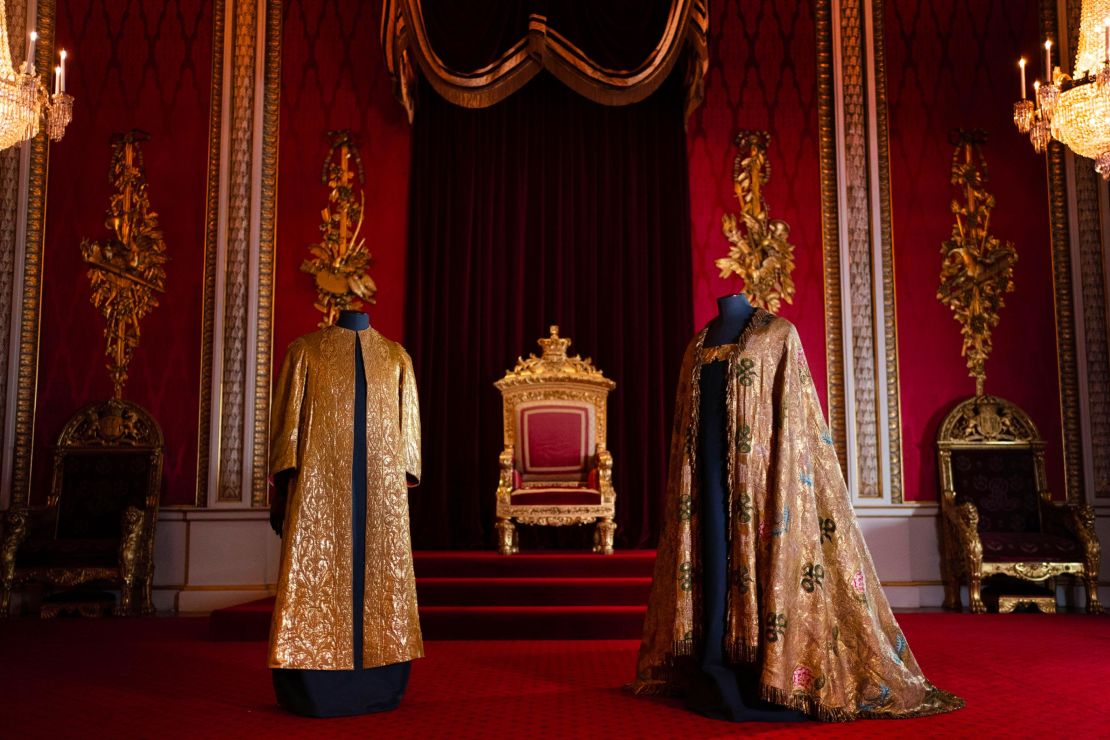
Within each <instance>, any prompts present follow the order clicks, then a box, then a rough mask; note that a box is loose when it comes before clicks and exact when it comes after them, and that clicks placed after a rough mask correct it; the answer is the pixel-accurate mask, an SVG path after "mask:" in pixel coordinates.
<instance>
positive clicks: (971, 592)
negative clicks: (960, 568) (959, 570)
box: [967, 570, 987, 614]
mask: <svg viewBox="0 0 1110 740" xmlns="http://www.w3.org/2000/svg"><path fill="white" fill-rule="evenodd" d="M981 583H982V578H981V576H980V575H979V571H974V572H972V571H971V570H969V571H968V574H967V602H968V606H969V608H970V609H971V613H972V614H984V613H985V612H986V611H987V607H986V605H984V604H983V597H982V595H981V593H980V585H981Z"/></svg>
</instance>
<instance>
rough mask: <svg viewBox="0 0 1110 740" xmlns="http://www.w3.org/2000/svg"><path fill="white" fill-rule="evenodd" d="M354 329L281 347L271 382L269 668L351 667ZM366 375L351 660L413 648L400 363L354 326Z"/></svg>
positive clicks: (410, 428)
mask: <svg viewBox="0 0 1110 740" xmlns="http://www.w3.org/2000/svg"><path fill="white" fill-rule="evenodd" d="M355 337H356V332H353V331H351V330H348V329H342V328H338V327H334V326H333V327H328V328H325V329H321V330H320V331H316V332H313V333H312V334H307V335H305V336H303V337H300V338H299V339H297V340H296V341H294V342H293V343H292V344H291V345H290V346H289V350H288V353H287V354H286V357H285V362H284V364H283V365H282V368H281V373H280V375H279V376H278V382H277V387H276V388H275V389H274V400H273V417H272V422H271V429H270V471H271V473H278V472H281V471H283V470H289V469H293V470H295V474H294V476H293V480H292V482H291V483H290V488H289V503H288V509H287V511H286V517H285V531H284V535H283V537H282V553H281V572H280V575H279V579H278V592H277V603H276V604H275V607H274V617H273V622H272V624H271V627H270V659H269V664H270V667H271V668H308V669H322V670H348V669H351V668H353V667H354V661H353V650H354V647H353V629H352V624H351V619H352V614H351V611H352V598H351V582H352V573H351V563H352V557H351V464H352V463H351V461H352V458H353V454H354V451H353V445H354V430H353V428H352V427H353V424H352V422H353V419H354V399H355V372H354V367H355ZM357 337H358V341H360V342H361V343H362V356H363V365H364V367H365V370H366V385H367V393H366V409H367V413H366V439H367V447H368V449H367V473H366V489H367V490H366V494H367V495H366V581H365V583H366V589H365V598H364V602H363V603H364V607H363V666H364V667H365V668H373V667H376V666H382V665H388V664H391V663H400V662H403V661H407V660H411V659H413V658H419V657H422V656H423V655H424V646H423V642H422V640H421V635H420V622H419V618H418V615H417V607H416V582H415V579H414V577H413V568H412V545H411V543H410V540H409V513H408V494H407V486H406V480H405V476H406V475H408V476H410V477H411V478H412V479H413V480H414V481H415V480H419V478H420V413H419V407H418V404H417V396H416V380H415V378H414V376H413V372H412V361H411V360H410V359H409V356H408V354H407V353H406V352H405V350H404V349H403V348H402V347H401V345H399V344H397V343H396V342H392V341H390V340H388V339H386V338H385V337H383V336H382V335H381V334H379V333H378V332H376V331H374V330H373V329H365V330H363V331H360V332H357Z"/></svg>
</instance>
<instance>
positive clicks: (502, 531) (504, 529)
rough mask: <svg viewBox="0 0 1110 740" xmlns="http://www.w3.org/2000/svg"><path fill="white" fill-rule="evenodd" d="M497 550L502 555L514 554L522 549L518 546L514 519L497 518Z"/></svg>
mask: <svg viewBox="0 0 1110 740" xmlns="http://www.w3.org/2000/svg"><path fill="white" fill-rule="evenodd" d="M496 527H497V543H498V547H497V550H498V552H500V553H501V554H502V555H512V554H514V553H517V552H519V551H520V548H519V547H518V546H517V539H516V525H515V524H513V520H512V519H501V518H498V520H497V524H496Z"/></svg>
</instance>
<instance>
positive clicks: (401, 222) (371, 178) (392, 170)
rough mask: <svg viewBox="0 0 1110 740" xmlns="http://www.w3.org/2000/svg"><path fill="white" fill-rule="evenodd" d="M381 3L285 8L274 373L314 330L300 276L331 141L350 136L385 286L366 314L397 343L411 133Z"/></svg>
mask: <svg viewBox="0 0 1110 740" xmlns="http://www.w3.org/2000/svg"><path fill="white" fill-rule="evenodd" d="M380 12H381V4H380V3H367V2H361V1H360V0H330V1H327V2H316V1H314V0H312V1H310V0H288V2H286V3H285V4H284V13H285V28H284V35H283V37H282V44H283V53H282V58H283V60H284V62H283V68H282V88H281V138H280V144H279V147H280V149H279V156H278V162H279V165H278V167H279V171H278V217H277V260H276V265H275V270H274V370H275V373H276V371H277V368H278V367H279V366H280V364H281V361H282V359H283V358H284V356H285V349H286V348H287V347H288V346H289V343H290V342H291V341H293V340H294V339H295V338H297V337H298V336H300V335H302V334H305V333H307V332H310V331H313V330H314V329H316V324H317V322H318V321H319V320H320V313H319V312H318V311H317V310H316V309H315V308H313V303H314V302H315V300H316V290H315V287H314V283H313V279H312V276H311V275H309V274H308V273H305V272H301V270H300V265H301V263H302V262H303V261H304V259H305V258H306V257H308V256H309V253H308V245H309V244H312V243H313V242H316V241H318V240H319V238H320V230H319V225H320V222H321V218H320V211H321V210H322V209H323V208H324V206H325V205H327V198H328V188H327V187H326V186H325V185H323V184H322V183H321V182H320V174H321V171H322V169H323V162H324V155H325V154H326V153H327V151H328V139H327V136H326V134H327V132H328V131H331V130H335V129H343V128H347V129H351V130H352V131H354V132H355V134H356V135H357V136H358V137H359V138H360V139H361V141H362V146H361V150H360V152H361V155H362V162H363V165H364V167H365V172H366V180H367V182H366V185H365V193H366V210H365V222H364V224H363V227H362V235H363V236H364V237H365V238H366V243H367V246H368V248H369V250H370V253H371V254H372V257H373V261H372V263H371V265H370V276H371V277H372V278H373V279H374V282H375V283H377V286H378V294H377V303H376V304H375V305H372V306H369V307H368V309H367V312H368V313H369V314H370V319H371V322H372V323H373V325H374V327H375V328H377V329H378V330H379V331H381V332H382V333H383V334H385V335H386V336H388V337H390V338H391V339H395V340H398V341H400V340H401V338H402V333H403V326H404V324H403V316H404V313H403V311H404V297H405V293H404V289H405V246H406V241H405V239H406V233H407V232H406V223H407V218H408V175H409V139H410V136H411V127H410V126H409V123H408V120H407V118H406V116H405V112H404V109H403V108H402V107H401V105H400V103H398V102H397V101H396V100H395V99H394V97H393V88H392V81H391V80H390V78H389V75H388V73H387V72H386V70H385V62H384V58H383V55H382V50H381V44H380V43H379V41H378V17H379V13H380Z"/></svg>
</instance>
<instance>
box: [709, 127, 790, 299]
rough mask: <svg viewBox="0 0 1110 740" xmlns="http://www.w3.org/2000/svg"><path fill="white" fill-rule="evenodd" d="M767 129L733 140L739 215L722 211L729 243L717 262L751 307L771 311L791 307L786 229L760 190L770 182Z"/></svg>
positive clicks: (747, 132)
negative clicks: (771, 212) (739, 285)
mask: <svg viewBox="0 0 1110 740" xmlns="http://www.w3.org/2000/svg"><path fill="white" fill-rule="evenodd" d="M770 141H771V135H770V134H768V133H767V132H766V131H741V132H740V133H739V134H737V136H736V146H737V148H739V150H740V152H739V153H738V154H737V155H736V158H735V159H734V160H733V163H732V181H733V186H732V187H733V190H734V191H735V193H736V199H737V200H738V201H740V214H739V217H737V215H735V214H732V213H726V214H725V215H723V216H722V217H721V227H722V229H723V230H724V234H725V238H726V239H728V241H729V250H728V256H727V257H722V258H721V259H719V260H717V261H716V263H715V264H716V265H717V267H718V269H720V271H721V277H723V278H726V277H728V276H729V275H732V274H735V275H736V276H738V277H739V278H740V279H741V280H742V281H743V282H744V292H745V293H746V294H747V296H748V300H749V301H751V304H752V305H753V306H758V307H760V308H765V309H767V310H768V311H771V312H772V313H774V312H776V311H778V310H779V306H780V303H781V301H786V302H787V303H793V298H794V279H793V278H792V277H791V273H792V272H793V271H794V245H793V244H791V243H790V241H789V239H790V225H789V224H787V223H786V222H785V221H781V220H779V219H777V218H771V217H770V215H769V214H768V211H767V202H766V201H765V200H764V199H763V187H764V186H765V185H766V184H767V183H768V182H769V181H770V180H771V164H770V162H769V161H768V160H767V145H768V144H769V143H770Z"/></svg>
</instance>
